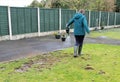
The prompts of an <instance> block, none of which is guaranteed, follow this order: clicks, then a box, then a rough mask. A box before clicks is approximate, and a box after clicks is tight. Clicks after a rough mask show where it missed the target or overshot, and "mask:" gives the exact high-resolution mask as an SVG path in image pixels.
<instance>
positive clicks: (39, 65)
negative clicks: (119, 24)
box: [15, 54, 60, 73]
mask: <svg viewBox="0 0 120 82" xmlns="http://www.w3.org/2000/svg"><path fill="white" fill-rule="evenodd" d="M56 62H60V59H58V58H57V57H54V56H51V55H48V54H47V55H45V54H44V55H42V56H41V57H40V58H39V57H38V58H36V59H34V60H32V59H30V60H29V61H28V62H26V63H24V64H23V65H21V66H20V67H18V68H15V72H19V73H23V72H27V71H28V70H29V68H35V69H36V70H38V71H42V69H43V68H46V69H49V70H51V66H53V65H54V64H55V63H56Z"/></svg>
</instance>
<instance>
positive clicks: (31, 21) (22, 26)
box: [11, 7, 38, 35]
mask: <svg viewBox="0 0 120 82" xmlns="http://www.w3.org/2000/svg"><path fill="white" fill-rule="evenodd" d="M37 21H38V19H37V9H36V8H18V7H11V23H12V24H11V25H12V33H13V35H16V34H25V33H33V32H37V28H38V24H37Z"/></svg>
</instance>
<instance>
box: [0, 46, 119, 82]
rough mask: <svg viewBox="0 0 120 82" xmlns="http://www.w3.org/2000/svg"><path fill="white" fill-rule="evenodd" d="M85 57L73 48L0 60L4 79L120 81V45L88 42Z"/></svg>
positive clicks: (0, 74)
mask: <svg viewBox="0 0 120 82" xmlns="http://www.w3.org/2000/svg"><path fill="white" fill-rule="evenodd" d="M83 53H84V55H82V56H81V57H78V58H73V48H68V49H64V50H60V51H55V52H51V53H47V54H44V55H39V56H37V57H32V58H26V59H21V60H17V61H11V62H4V63H0V82H120V46H117V45H105V44H85V45H84V48H83Z"/></svg>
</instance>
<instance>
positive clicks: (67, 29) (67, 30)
mask: <svg viewBox="0 0 120 82" xmlns="http://www.w3.org/2000/svg"><path fill="white" fill-rule="evenodd" d="M69 31H70V29H69V28H68V27H66V33H67V34H68V35H69Z"/></svg>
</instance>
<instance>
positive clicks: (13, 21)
mask: <svg viewBox="0 0 120 82" xmlns="http://www.w3.org/2000/svg"><path fill="white" fill-rule="evenodd" d="M75 13H76V10H68V9H44V8H28V7H7V6H0V38H1V37H4V36H9V39H11V40H12V38H13V36H15V35H23V34H29V33H37V34H38V36H39V35H40V33H43V32H51V31H61V30H63V29H65V25H66V23H67V22H68V21H69V19H70V18H72V17H73V15H74V14H75ZM85 15H86V18H87V21H88V24H89V26H90V28H94V27H100V26H101V24H104V26H115V25H120V13H116V12H103V11H86V13H85Z"/></svg>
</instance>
